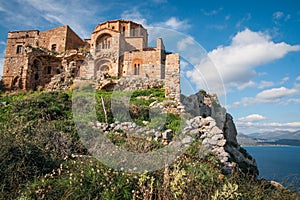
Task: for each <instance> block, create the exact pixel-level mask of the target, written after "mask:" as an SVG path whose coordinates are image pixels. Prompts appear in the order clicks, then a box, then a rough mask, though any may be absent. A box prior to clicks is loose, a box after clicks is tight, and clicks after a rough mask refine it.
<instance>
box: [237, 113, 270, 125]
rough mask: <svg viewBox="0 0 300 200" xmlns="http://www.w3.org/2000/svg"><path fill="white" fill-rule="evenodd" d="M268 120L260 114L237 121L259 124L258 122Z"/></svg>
mask: <svg viewBox="0 0 300 200" xmlns="http://www.w3.org/2000/svg"><path fill="white" fill-rule="evenodd" d="M266 119H267V118H266V117H265V116H262V115H260V114H251V115H248V116H246V117H241V118H239V119H237V122H239V123H240V122H257V121H262V120H266Z"/></svg>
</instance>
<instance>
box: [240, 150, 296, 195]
mask: <svg viewBox="0 0 300 200" xmlns="http://www.w3.org/2000/svg"><path fill="white" fill-rule="evenodd" d="M242 147H243V148H244V149H246V150H247V152H248V153H249V154H250V155H251V156H252V157H254V158H255V159H256V163H257V165H258V169H259V178H264V179H267V180H274V181H277V182H279V183H282V184H283V185H284V186H291V185H293V187H295V188H298V189H299V188H300V146H242Z"/></svg>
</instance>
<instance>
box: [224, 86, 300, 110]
mask: <svg viewBox="0 0 300 200" xmlns="http://www.w3.org/2000/svg"><path fill="white" fill-rule="evenodd" d="M298 93H299V91H298V90H297V89H294V88H292V89H288V88H285V87H280V88H272V89H268V90H264V91H262V92H260V93H258V94H257V95H256V96H255V97H244V98H243V99H242V100H241V101H240V102H234V103H233V104H232V105H228V106H227V107H226V108H228V109H229V108H238V107H241V106H249V105H253V104H258V103H281V104H286V103H287V102H288V101H289V100H288V99H287V98H288V97H290V96H293V95H296V94H298ZM286 99H287V100H286Z"/></svg>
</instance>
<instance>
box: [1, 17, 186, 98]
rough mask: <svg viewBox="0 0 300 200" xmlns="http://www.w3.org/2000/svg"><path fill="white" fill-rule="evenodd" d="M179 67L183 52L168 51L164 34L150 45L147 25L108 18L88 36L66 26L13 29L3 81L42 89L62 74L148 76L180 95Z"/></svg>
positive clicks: (10, 87) (12, 86)
mask: <svg viewBox="0 0 300 200" xmlns="http://www.w3.org/2000/svg"><path fill="white" fill-rule="evenodd" d="M179 65H180V60H179V54H173V53H169V52H167V51H166V50H165V46H164V44H163V40H162V39H161V38H158V39H157V41H156V46H155V47H149V46H148V32H147V30H146V29H145V28H144V27H143V26H142V25H141V24H137V23H135V22H132V21H127V20H112V21H106V22H103V23H100V24H98V25H97V26H96V27H95V29H94V31H93V32H92V34H91V38H90V39H85V40H82V39H81V38H80V37H79V36H78V35H77V34H76V33H75V32H74V31H73V30H72V29H71V28H70V27H69V26H68V25H65V26H61V27H58V28H54V29H51V30H47V31H43V32H40V31H38V30H24V31H14V32H9V33H8V38H7V44H6V55H5V60H4V71H3V76H2V84H3V88H4V89H6V90H37V89H38V88H39V87H41V88H47V86H49V85H51V82H53V81H54V80H57V77H59V82H60V83H63V82H65V81H66V79H68V80H69V79H70V78H71V79H72V78H88V79H94V80H101V77H111V78H114V79H118V78H120V77H136V78H142V77H143V78H144V77H147V78H149V79H160V80H164V84H165V87H166V89H169V90H173V92H176V93H180V85H179V74H180V67H179ZM69 82H70V81H69Z"/></svg>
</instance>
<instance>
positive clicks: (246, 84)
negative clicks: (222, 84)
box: [236, 81, 256, 90]
mask: <svg viewBox="0 0 300 200" xmlns="http://www.w3.org/2000/svg"><path fill="white" fill-rule="evenodd" d="M254 86H256V84H255V83H254V82H253V81H249V82H247V83H243V84H240V85H237V86H236V87H237V89H238V90H244V89H245V88H248V87H254Z"/></svg>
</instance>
